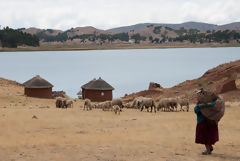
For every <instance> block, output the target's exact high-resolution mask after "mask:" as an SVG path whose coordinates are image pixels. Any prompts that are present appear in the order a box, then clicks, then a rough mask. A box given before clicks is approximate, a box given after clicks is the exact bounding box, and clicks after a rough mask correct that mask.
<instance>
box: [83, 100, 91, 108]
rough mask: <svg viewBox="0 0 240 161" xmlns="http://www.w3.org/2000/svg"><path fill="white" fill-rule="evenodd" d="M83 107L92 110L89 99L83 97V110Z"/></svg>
mask: <svg viewBox="0 0 240 161" xmlns="http://www.w3.org/2000/svg"><path fill="white" fill-rule="evenodd" d="M85 108H86V109H87V111H88V110H92V103H91V100H90V99H85V101H84V106H83V110H85Z"/></svg>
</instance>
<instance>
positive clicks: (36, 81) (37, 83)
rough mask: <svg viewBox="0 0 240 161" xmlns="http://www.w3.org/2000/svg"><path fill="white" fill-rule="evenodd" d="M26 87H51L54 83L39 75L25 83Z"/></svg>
mask: <svg viewBox="0 0 240 161" xmlns="http://www.w3.org/2000/svg"><path fill="white" fill-rule="evenodd" d="M23 85H24V86H25V88H51V87H53V85H52V84H51V83H49V82H48V81H46V80H45V79H43V78H41V77H40V76H39V75H37V76H35V77H33V78H32V79H30V80H28V81H26V82H24V83H23Z"/></svg>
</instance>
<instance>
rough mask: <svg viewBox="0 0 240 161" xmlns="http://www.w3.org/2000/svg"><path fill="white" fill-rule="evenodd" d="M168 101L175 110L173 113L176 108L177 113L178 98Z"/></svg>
mask: <svg viewBox="0 0 240 161" xmlns="http://www.w3.org/2000/svg"><path fill="white" fill-rule="evenodd" d="M168 100H169V101H168V103H169V106H170V107H171V108H172V109H173V111H174V108H175V109H176V111H177V106H178V101H177V99H176V98H169V99H168Z"/></svg>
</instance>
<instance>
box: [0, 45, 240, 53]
mask: <svg viewBox="0 0 240 161" xmlns="http://www.w3.org/2000/svg"><path fill="white" fill-rule="evenodd" d="M221 47H240V43H239V44H235V43H234V44H226V43H225V44H216V43H215V44H189V43H179V44H170V43H169V44H160V45H141V44H134V45H128V44H117V45H40V46H39V47H30V46H19V47H18V48H2V47H0V52H28V51H81V50H122V49H171V48H221Z"/></svg>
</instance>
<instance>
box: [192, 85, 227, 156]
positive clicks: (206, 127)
mask: <svg viewBox="0 0 240 161" xmlns="http://www.w3.org/2000/svg"><path fill="white" fill-rule="evenodd" d="M197 100H198V102H197V104H196V107H195V108H194V112H195V113H196V115H197V127H196V138H195V143H197V144H204V145H205V147H206V150H205V151H203V152H202V154H203V155H209V154H211V153H212V151H213V145H214V144H215V143H216V142H217V141H219V134H218V122H219V121H220V119H221V118H222V116H223V115H224V111H225V105H224V99H223V97H222V96H220V95H219V96H218V95H216V94H214V93H213V92H210V91H205V90H203V89H200V90H199V91H198V92H197Z"/></svg>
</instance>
